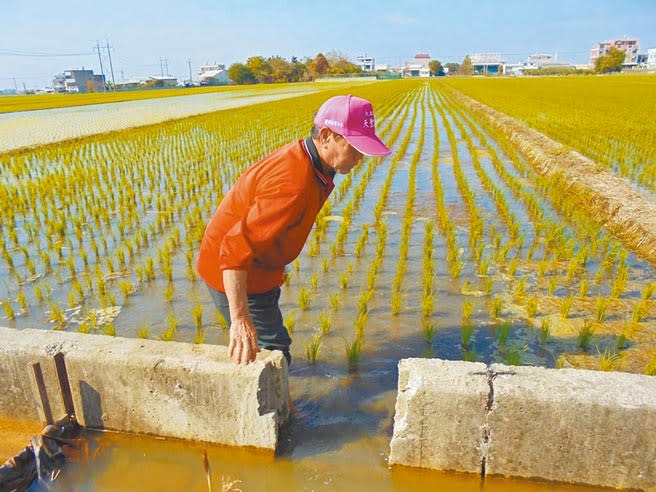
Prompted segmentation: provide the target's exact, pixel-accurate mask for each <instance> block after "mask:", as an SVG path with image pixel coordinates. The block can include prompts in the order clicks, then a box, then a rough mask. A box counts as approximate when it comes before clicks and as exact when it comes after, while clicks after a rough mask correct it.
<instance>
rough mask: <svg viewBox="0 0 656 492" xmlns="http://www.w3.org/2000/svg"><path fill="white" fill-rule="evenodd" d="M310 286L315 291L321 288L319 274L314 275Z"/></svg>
mask: <svg viewBox="0 0 656 492" xmlns="http://www.w3.org/2000/svg"><path fill="white" fill-rule="evenodd" d="M310 286H311V287H312V289H313V290H317V287H318V286H319V274H317V273H313V274H312V276H311V277H310Z"/></svg>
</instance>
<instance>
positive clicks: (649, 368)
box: [645, 354, 656, 376]
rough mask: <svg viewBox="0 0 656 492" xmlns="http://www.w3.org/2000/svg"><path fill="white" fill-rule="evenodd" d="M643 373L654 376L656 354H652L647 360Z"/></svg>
mask: <svg viewBox="0 0 656 492" xmlns="http://www.w3.org/2000/svg"><path fill="white" fill-rule="evenodd" d="M645 374H646V375H647V376H656V354H654V355H652V357H651V359H650V360H649V362H647V365H646V366H645Z"/></svg>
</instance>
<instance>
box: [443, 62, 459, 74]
mask: <svg viewBox="0 0 656 492" xmlns="http://www.w3.org/2000/svg"><path fill="white" fill-rule="evenodd" d="M444 66H445V67H446V70H447V72H448V73H450V74H451V75H454V74H456V73H458V71H459V70H460V64H459V63H454V62H449V63H447V64H446V65H444Z"/></svg>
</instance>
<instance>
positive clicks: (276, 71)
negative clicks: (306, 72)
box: [267, 56, 294, 82]
mask: <svg viewBox="0 0 656 492" xmlns="http://www.w3.org/2000/svg"><path fill="white" fill-rule="evenodd" d="M267 63H268V64H269V66H270V67H271V82H291V81H292V73H293V70H294V67H293V65H292V64H291V63H289V62H288V61H287V60H285V59H284V58H283V57H281V56H272V57H270V58H269V59H268V60H267Z"/></svg>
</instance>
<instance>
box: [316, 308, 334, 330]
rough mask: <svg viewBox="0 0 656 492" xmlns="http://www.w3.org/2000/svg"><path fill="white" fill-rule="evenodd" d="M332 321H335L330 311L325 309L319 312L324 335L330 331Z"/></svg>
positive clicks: (320, 325)
mask: <svg viewBox="0 0 656 492" xmlns="http://www.w3.org/2000/svg"><path fill="white" fill-rule="evenodd" d="M332 322H333V318H332V315H331V314H330V311H328V310H326V309H324V310H323V311H321V312H320V313H319V327H320V329H321V333H322V334H323V335H325V334H326V333H330V329H331V327H332Z"/></svg>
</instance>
